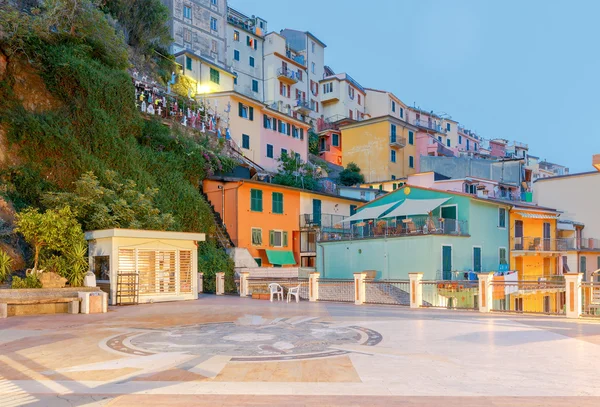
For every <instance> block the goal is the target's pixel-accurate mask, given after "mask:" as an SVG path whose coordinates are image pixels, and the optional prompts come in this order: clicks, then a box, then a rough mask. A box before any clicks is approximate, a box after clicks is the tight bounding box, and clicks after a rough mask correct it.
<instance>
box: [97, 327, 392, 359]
mask: <svg viewBox="0 0 600 407" xmlns="http://www.w3.org/2000/svg"><path fill="white" fill-rule="evenodd" d="M380 341H381V335H380V334H379V333H377V332H375V331H373V330H370V329H367V328H363V327H359V326H339V325H332V324H331V323H328V322H322V321H315V320H309V321H302V322H296V321H291V322H290V321H286V320H278V321H265V320H263V322H262V323H261V324H240V323H234V322H229V323H211V324H198V325H186V326H178V327H173V328H169V329H160V330H153V331H146V332H143V333H136V334H133V335H127V336H126V337H124V338H123V339H122V340H118V339H117V338H112V339H111V340H109V341H108V342H107V345H108V346H109V347H110V348H112V349H113V350H117V351H119V352H123V353H129V354H136V355H148V354H156V353H169V352H178V353H186V354H190V355H209V356H217V355H226V356H230V357H231V358H232V359H231V360H286V359H306V358H314V357H326V356H336V355H341V354H345V353H348V352H347V351H345V350H341V349H336V347H337V346H342V345H367V346H373V345H376V344H377V343H379V342H380Z"/></svg>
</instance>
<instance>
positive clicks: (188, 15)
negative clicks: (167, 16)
mask: <svg viewBox="0 0 600 407" xmlns="http://www.w3.org/2000/svg"><path fill="white" fill-rule="evenodd" d="M183 18H192V8H191V7H190V6H183Z"/></svg>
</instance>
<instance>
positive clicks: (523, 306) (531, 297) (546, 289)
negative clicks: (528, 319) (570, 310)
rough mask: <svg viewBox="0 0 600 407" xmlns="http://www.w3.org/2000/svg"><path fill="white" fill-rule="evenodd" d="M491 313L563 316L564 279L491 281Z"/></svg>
mask: <svg viewBox="0 0 600 407" xmlns="http://www.w3.org/2000/svg"><path fill="white" fill-rule="evenodd" d="M491 284H492V308H491V309H492V311H500V312H521V313H534V314H554V315H564V314H565V293H566V284H565V281H564V279H563V280H561V279H558V278H557V279H550V280H544V279H543V278H540V279H539V280H537V281H505V280H497V279H496V278H495V279H494V280H492V283H491Z"/></svg>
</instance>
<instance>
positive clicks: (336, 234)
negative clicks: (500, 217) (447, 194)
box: [319, 215, 469, 242]
mask: <svg viewBox="0 0 600 407" xmlns="http://www.w3.org/2000/svg"><path fill="white" fill-rule="evenodd" d="M423 235H451V236H469V229H468V223H467V222H466V221H461V220H456V219H443V218H431V217H428V216H422V215H419V216H411V217H410V218H407V219H398V220H393V219H392V220H379V221H377V220H372V221H361V222H354V223H353V224H351V225H349V224H347V223H343V224H338V225H335V226H334V227H333V228H332V229H328V230H325V231H324V230H321V233H320V235H319V241H321V242H326V241H336V240H359V239H368V238H388V237H406V236H423Z"/></svg>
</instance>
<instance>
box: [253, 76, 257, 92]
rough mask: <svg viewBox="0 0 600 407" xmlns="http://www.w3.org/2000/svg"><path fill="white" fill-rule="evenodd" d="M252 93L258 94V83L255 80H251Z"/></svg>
mask: <svg viewBox="0 0 600 407" xmlns="http://www.w3.org/2000/svg"><path fill="white" fill-rule="evenodd" d="M252 92H258V81H257V80H256V79H252Z"/></svg>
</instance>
